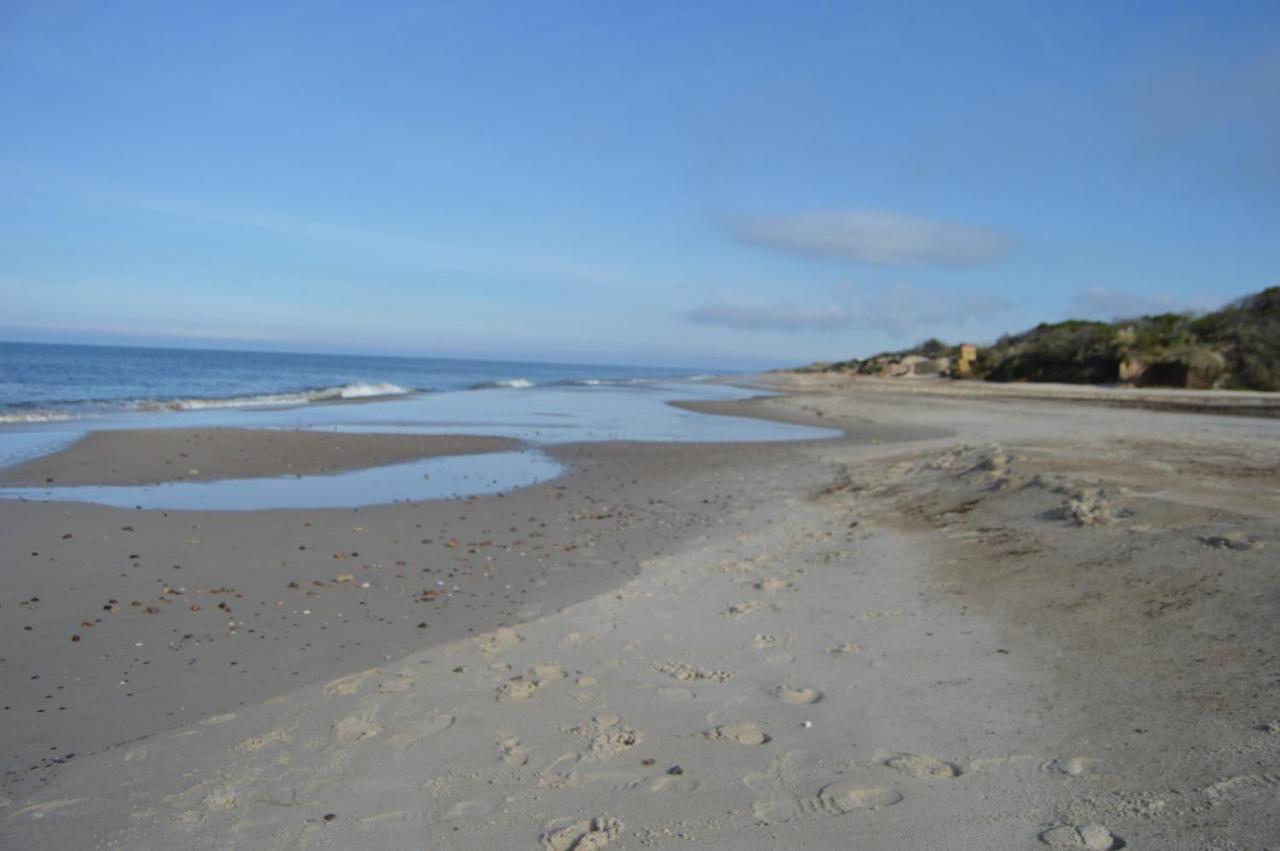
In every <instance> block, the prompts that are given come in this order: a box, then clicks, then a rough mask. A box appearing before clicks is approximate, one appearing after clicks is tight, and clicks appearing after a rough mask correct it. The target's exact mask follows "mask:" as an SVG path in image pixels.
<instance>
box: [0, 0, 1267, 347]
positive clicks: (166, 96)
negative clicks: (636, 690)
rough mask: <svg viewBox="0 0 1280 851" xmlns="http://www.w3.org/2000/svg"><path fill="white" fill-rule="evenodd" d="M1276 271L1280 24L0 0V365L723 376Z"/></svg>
mask: <svg viewBox="0 0 1280 851" xmlns="http://www.w3.org/2000/svg"><path fill="white" fill-rule="evenodd" d="M1276 284H1280V3H1276V2H1275V0H1264V2H1258V3H1250V2H1231V0H1222V2H1199V3H1179V2H1140V0H1131V2H1124V3H1109V2H1087V0H1081V2H1052V3H1039V2H1034V0H1008V2H1004V1H1003V0H1001V2H984V0H968V1H967V2H956V3H939V2H927V3H925V2H920V3H916V2H911V0H895V2H884V3H876V2H859V3H851V2H830V3H827V2H781V0H779V2H768V3H763V2H761V3H757V2H749V0H733V1H732V2H717V0H705V1H704V2H694V3H690V2H671V3H667V2H658V0H645V2H634V3H633V2H608V3H594V2H586V0H579V2H559V0H539V2H504V3H491V2H484V0H476V2H425V1H424V2H391V0H385V1H384V2H323V0H316V2H298V3H293V2H267V0H262V2H253V3H249V2H225V1H224V0H219V1H218V2H183V3H171V2H130V0H119V2H112V3H101V2H96V0H94V2H85V3H73V2H62V0H36V1H35V2H24V0H4V2H2V3H0V339H9V340H25V341H49V342H91V343H121V344H147V345H189V346H212V347H229V348H253V349H291V350H299V351H335V352H361V353H394V354H404V353H421V354H426V355H436V356H456V357H478V358H499V359H527V360H552V361H573V362H588V363H624V364H625V363H642V364H661V365H673V366H674V365H681V366H692V367H712V368H726V369H730V368H743V369H751V368H759V367H767V366H785V365H794V364H799V363H807V362H810V361H814V360H820V359H821V360H834V359H844V358H849V357H857V356H865V355H868V354H871V353H873V352H876V351H880V350H884V349H890V348H900V347H903V346H906V345H910V344H912V343H915V342H918V341H920V340H922V339H925V338H927V337H933V336H937V337H941V338H944V339H947V340H951V341H959V340H966V341H974V342H984V341H990V340H993V339H994V338H996V337H997V336H999V335H1000V334H1001V333H1004V332H1008V331H1018V330H1023V329H1025V328H1027V327H1030V326H1032V325H1035V324H1036V323H1038V322H1041V321H1056V320H1059V319H1065V318H1069V317H1080V318H1099V319H1111V318H1115V317H1120V316H1126V315H1134V314H1139V313H1144V312H1163V311H1168V310H1176V311H1185V310H1206V309H1212V308H1215V307H1217V306H1219V305H1221V304H1223V303H1224V302H1227V301H1229V300H1231V299H1234V298H1237V297H1239V296H1242V295H1245V294H1247V293H1250V292H1255V291H1257V290H1260V289H1262V288H1264V287H1267V286H1272V285H1276Z"/></svg>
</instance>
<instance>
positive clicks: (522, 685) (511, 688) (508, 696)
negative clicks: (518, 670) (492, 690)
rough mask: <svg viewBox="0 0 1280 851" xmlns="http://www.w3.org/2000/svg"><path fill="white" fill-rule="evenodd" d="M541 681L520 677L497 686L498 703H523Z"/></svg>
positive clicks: (530, 696)
mask: <svg viewBox="0 0 1280 851" xmlns="http://www.w3.org/2000/svg"><path fill="white" fill-rule="evenodd" d="M540 685H541V683H538V682H536V681H534V680H526V679H524V678H523V677H521V678H520V679H518V680H513V681H511V682H509V683H503V684H502V685H500V686H498V702H499V703H523V702H525V701H526V700H529V699H530V698H532V697H533V695H534V693H535V692H536V691H537V690H538V687H539V686H540Z"/></svg>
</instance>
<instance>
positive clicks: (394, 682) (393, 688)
mask: <svg viewBox="0 0 1280 851" xmlns="http://www.w3.org/2000/svg"><path fill="white" fill-rule="evenodd" d="M411 688H413V676H412V675H410V674H403V673H401V674H396V675H395V676H394V677H392V678H391V679H389V680H383V681H382V682H380V683H378V691H379V692H381V693H382V694H399V693H401V692H405V691H408V690H409V689H411Z"/></svg>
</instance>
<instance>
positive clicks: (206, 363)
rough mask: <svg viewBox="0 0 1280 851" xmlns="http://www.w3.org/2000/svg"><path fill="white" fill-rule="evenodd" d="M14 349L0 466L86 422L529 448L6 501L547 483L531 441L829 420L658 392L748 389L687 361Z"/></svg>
mask: <svg viewBox="0 0 1280 851" xmlns="http://www.w3.org/2000/svg"><path fill="white" fill-rule="evenodd" d="M10 355H12V356H13V360H12V361H10V360H8V359H5V360H0V400H4V401H3V406H0V411H7V412H8V413H7V416H8V417H10V419H9V420H8V421H7V422H0V466H4V465H7V464H13V463H18V462H21V461H23V460H26V459H29V458H31V457H35V456H38V455H42V454H45V453H48V452H52V451H56V450H57V449H59V448H62V447H64V446H66V445H69V444H70V443H72V442H74V441H75V440H78V439H79V438H80V437H82V436H83V435H85V434H87V433H88V432H89V431H93V430H102V429H122V428H206V427H223V428H267V429H310V430H319V431H334V432H360V433H400V434H406V433H407V434H478V435H495V436H504V437H512V438H515V439H517V440H520V441H522V442H524V443H525V444H526V448H524V449H522V450H520V451H514V452H501V453H489V454H486V455H484V456H461V457H445V458H432V459H426V460H423V461H416V462H411V463H408V464H397V465H388V466H386V467H381V468H375V469H372V470H358V471H350V472H346V473H338V474H331V475H312V476H288V477H276V478H248V479H232V480H222V481H214V482H171V483H165V484H156V485H145V486H91V487H90V486H86V487H72V486H65V487H62V486H53V487H50V486H42V487H38V488H8V489H4V490H0V498H8V499H36V500H75V501H87V502H97V503H102V504H107V505H114V506H118V507H141V508H169V509H189V508H203V509H215V510H259V509H270V508H337V507H355V506H363V505H374V504H382V503H389V502H396V501H407V500H421V499H439V498H451V497H467V496H475V495H479V494H486V493H495V492H501V491H505V490H509V489H511V488H514V487H521V486H525V485H529V484H534V483H537V482H539V481H545V480H547V479H550V478H554V477H555V476H557V475H560V474H561V473H562V472H563V469H562V467H561V465H560V464H558V463H557V462H556V461H555V460H554V459H552V458H551V457H549V456H548V455H547V454H546V453H545V452H544V451H542V450H543V449H545V448H546V447H548V446H552V445H555V444H562V443H570V442H587V441H698V442H722V441H739V442H758V441H780V440H799V439H814V438H820V437H829V436H834V435H836V434H838V432H835V431H832V430H828V429H815V428H807V427H801V426H792V425H787V424H784V423H777V422H769V421H765V420H756V419H748V418H741V417H724V416H709V415H704V414H698V413H693V412H691V411H686V410H683V409H680V408H677V407H675V406H673V405H671V404H669V403H670V402H674V401H680V400H708V399H712V400H714V399H736V398H743V397H744V396H747V395H751V394H750V393H749V391H744V390H742V389H739V388H735V387H730V386H727V385H724V384H719V383H708V382H706V381H700V380H697V379H698V378H700V376H697V375H696V374H695V373H694V371H692V370H670V369H668V370H663V369H645V368H640V367H617V366H607V367H593V366H583V365H566V364H534V363H516V362H484V361H449V360H442V359H428V358H378V357H353V358H344V357H341V356H335V355H295V354H272V353H250V352H203V351H194V350H172V349H113V348H107V347H89V346H29V345H17V344H0V357H5V358H7V357H8V356H10ZM202 366H203V367H206V368H207V370H208V371H209V374H205V373H204V372H202V371H201V367H202ZM344 400H345V401H348V402H350V401H351V400H360V403H359V404H350V403H348V404H341V402H343V401H344Z"/></svg>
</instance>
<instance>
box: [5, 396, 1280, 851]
mask: <svg viewBox="0 0 1280 851" xmlns="http://www.w3.org/2000/svg"><path fill="white" fill-rule="evenodd" d="M761 380H762V381H767V382H768V384H769V386H770V387H771V388H772V389H773V390H774V391H776V392H780V393H782V394H783V395H780V396H775V397H772V398H765V399H755V400H748V401H744V402H716V403H699V404H697V405H691V406H689V407H693V408H696V409H698V410H701V411H705V412H714V413H723V414H747V415H751V416H757V417H762V418H768V419H778V420H783V421H789V422H798V423H803V424H822V425H826V426H829V427H836V428H839V429H842V430H843V431H844V433H845V434H844V436H843V437H838V438H833V439H827V440H814V441H801V442H792V443H770V444H731V443H719V444H669V443H597V444H577V445H567V446H563V447H556V448H554V449H552V450H550V451H551V454H553V455H554V456H555V457H556V458H557V459H558V460H560V461H561V462H562V463H564V464H566V465H567V466H568V467H569V469H570V470H571V472H570V474H569V475H568V476H566V477H564V478H562V479H558V480H555V481H551V482H547V483H545V484H541V485H537V486H534V487H529V488H525V489H521V490H516V491H512V492H510V493H505V494H501V495H493V496H485V497H476V498H472V499H466V500H456V501H438V502H423V503H410V504H396V505H384V506H377V507H372V508H363V509H359V510H351V509H348V510H315V511H292V510H290V511H263V512H178V511H132V510H123V509H114V508H107V507H102V506H95V505H89V504H81V503H53V502H50V503H41V502H11V501H6V502H0V563H3V564H4V565H5V566H6V568H7V571H6V582H5V587H4V591H3V594H2V595H0V636H3V645H2V646H3V651H2V653H0V656H2V657H3V658H2V659H0V691H2V692H3V695H4V698H3V710H2V711H3V713H4V721H5V723H4V725H3V727H2V728H0V729H2V730H3V732H2V734H0V735H2V736H3V741H2V742H0V755H3V758H4V766H5V767H4V776H3V787H2V788H0V845H2V846H3V847H11V848H35V849H61V848H105V847H127V848H154V849H168V848H175V849H176V848H209V849H214V848H280V849H285V848H335V849H337V848H406V849H428V848H432V849H435V848H440V849H445V848H447V849H472V848H474V849H492V848H531V849H538V848H544V849H552V851H569V849H578V851H584V850H585V849H602V848H605V847H608V848H610V849H613V848H618V849H626V848H669V847H697V848H708V849H742V848H762V849H764V848H866V849H900V848H947V849H972V848H1011V849H1019V848H1025V849H1035V848H1091V849H1106V848H1122V847H1128V848H1161V849H1205V848H1214V849H1218V848H1221V849H1228V848H1264V847H1269V846H1270V845H1272V844H1273V843H1274V842H1275V837H1277V836H1280V617H1277V612H1278V611H1280V585H1278V584H1277V565H1278V564H1280V558H1278V557H1277V554H1278V553H1280V521H1277V518H1278V517H1280V439H1278V438H1280V422H1277V421H1276V420H1274V419H1268V418H1264V417H1257V416H1236V415H1226V414H1222V413H1215V414H1205V413H1191V412H1186V411H1179V410H1161V411H1152V410H1149V409H1146V408H1144V407H1141V405H1144V404H1145V402H1146V399H1149V398H1155V396H1148V397H1143V398H1140V399H1138V400H1137V401H1136V402H1133V403H1132V405H1134V406H1125V405H1122V404H1115V403H1112V402H1110V401H1105V402H1103V403H1099V402H1098V400H1090V399H1071V400H1070V402H1069V403H1067V402H1065V401H1064V400H1060V399H1059V400H1054V399H1043V398H1033V397H1024V398H1018V397H1015V396H1013V395H1007V396H1004V397H1002V398H1000V399H990V398H984V397H983V395H982V394H981V393H966V392H965V391H964V389H963V388H959V389H957V388H955V387H951V388H949V389H948V391H947V392H946V393H945V394H940V393H934V394H930V393H923V392H919V391H918V390H917V389H916V388H905V387H904V388H902V389H900V390H895V389H893V388H892V387H890V386H889V385H886V384H880V385H876V386H874V387H870V386H862V385H859V384H857V383H849V382H840V381H837V380H829V379H824V378H823V377H822V376H798V377H789V376H786V375H781V374H779V375H773V376H768V377H765V378H762V379H761ZM921 386H922V385H921ZM507 445H508V444H507V443H506V442H505V441H504V442H500V443H493V444H489V443H483V442H482V443H476V442H473V439H470V438H461V437H460V438H417V437H405V436H399V437H390V436H374V435H361V436H358V437H357V436H346V437H344V438H339V437H337V436H324V435H317V434H311V435H302V434H292V433H281V432H253V431H239V430H235V429H222V430H216V431H214V430H209V431H188V432H182V433H179V432H173V433H170V434H165V435H155V434H148V433H146V432H142V431H135V432H120V433H112V434H106V433H100V434H96V435H93V436H92V437H90V438H89V439H88V440H86V441H84V442H82V443H80V444H77V445H76V446H73V447H71V448H69V449H68V450H66V451H64V452H62V453H60V454H58V455H54V456H50V457H48V458H45V459H39V460H37V461H35V462H31V463H29V464H27V465H24V466H23V467H20V468H12V469H10V470H7V471H5V481H7V482H9V483H14V482H18V481H23V482H33V483H40V482H42V481H44V480H46V479H48V478H53V479H55V480H57V481H58V482H60V483H72V482H74V483H80V484H106V483H138V482H152V481H164V480H171V479H176V478H177V477H178V476H192V477H197V476H198V477H208V478H214V479H216V478H225V477H235V476H243V475H246V474H255V475H276V474H279V473H289V472H295V471H296V472H324V471H330V470H339V469H352V468H356V467H359V466H362V465H369V464H381V463H390V462H391V461H395V460H403V459H408V458H416V457H425V456H428V455H431V454H436V453H458V452H468V451H493V450H494V449H498V448H505V447H506V446H507ZM166 462H167V463H166ZM192 470H195V471H198V472H195V473H193V472H191V471H192Z"/></svg>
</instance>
